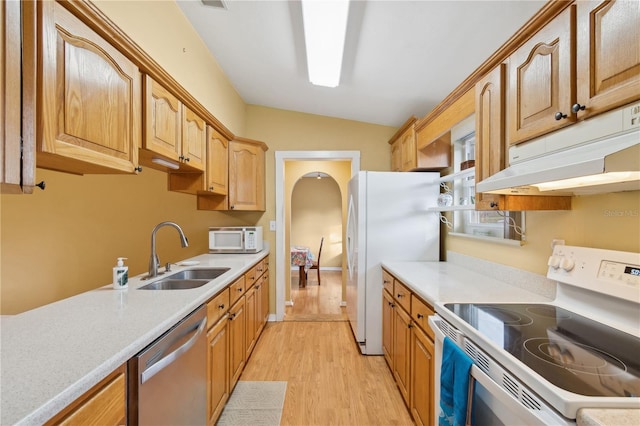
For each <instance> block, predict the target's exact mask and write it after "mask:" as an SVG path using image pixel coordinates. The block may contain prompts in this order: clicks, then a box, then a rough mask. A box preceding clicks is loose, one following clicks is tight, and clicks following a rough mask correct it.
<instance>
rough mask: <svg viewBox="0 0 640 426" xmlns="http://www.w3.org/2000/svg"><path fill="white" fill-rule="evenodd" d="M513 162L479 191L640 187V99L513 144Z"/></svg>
mask: <svg viewBox="0 0 640 426" xmlns="http://www.w3.org/2000/svg"><path fill="white" fill-rule="evenodd" d="M509 163H510V166H509V167H507V168H506V169H504V170H502V171H500V172H498V173H496V174H494V175H493V176H491V177H489V178H487V179H485V180H483V181H481V182H479V183H478V184H477V185H476V190H477V192H485V193H495V194H513V195H584V194H598V193H605V192H620V191H636V190H640V104H634V105H632V106H627V107H624V108H621V109H618V110H615V111H611V112H609V113H606V114H602V115H600V116H597V117H595V118H592V119H590V120H585V121H583V122H580V123H577V124H574V125H572V126H570V127H568V128H566V129H563V130H560V131H557V132H554V133H552V134H550V135H545V136H543V137H541V138H538V139H535V140H532V141H529V142H525V143H522V144H518V145H515V146H513V147H511V148H510V149H509Z"/></svg>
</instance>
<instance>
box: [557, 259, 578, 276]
mask: <svg viewBox="0 0 640 426" xmlns="http://www.w3.org/2000/svg"><path fill="white" fill-rule="evenodd" d="M574 266H576V263H575V262H574V261H573V259H570V258H568V257H563V258H562V260H561V261H560V267H561V268H562V269H564V270H565V271H567V272H569V271H571V270H572V269H573V267H574Z"/></svg>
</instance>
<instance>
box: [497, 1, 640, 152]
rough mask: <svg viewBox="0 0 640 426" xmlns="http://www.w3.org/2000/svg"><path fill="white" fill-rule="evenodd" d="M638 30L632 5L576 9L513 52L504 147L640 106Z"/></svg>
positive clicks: (586, 4) (637, 9) (639, 7)
mask: <svg viewBox="0 0 640 426" xmlns="http://www.w3.org/2000/svg"><path fill="white" fill-rule="evenodd" d="M638 22H640V3H638V2H636V1H603V0H598V1H578V2H575V3H574V4H572V5H571V6H569V7H567V8H566V9H565V10H563V11H562V12H561V13H560V14H559V15H558V16H556V17H555V18H554V19H553V20H552V21H551V22H550V23H548V24H547V25H545V26H544V27H543V28H542V29H541V30H540V31H538V32H537V33H536V34H535V35H534V36H533V37H532V38H531V39H529V40H528V41H527V42H526V43H524V44H523V45H522V46H521V47H520V48H518V49H517V50H516V51H515V52H514V53H513V54H512V55H511V56H510V57H509V83H508V92H509V107H508V114H509V116H508V123H509V128H508V132H509V135H508V139H509V143H510V144H516V143H520V142H523V141H526V140H529V139H531V138H534V137H536V136H540V135H543V134H545V133H548V132H551V131H553V130H556V129H558V128H560V127H564V126H566V125H568V124H571V123H573V122H575V121H576V120H582V119H584V118H588V117H592V116H594V115H597V114H600V113H603V112H606V111H609V110H611V109H613V108H616V107H619V106H622V105H625V104H628V103H631V102H633V101H635V100H638V99H640V54H639V53H638V52H640V26H639V25H638ZM574 46H575V49H574Z"/></svg>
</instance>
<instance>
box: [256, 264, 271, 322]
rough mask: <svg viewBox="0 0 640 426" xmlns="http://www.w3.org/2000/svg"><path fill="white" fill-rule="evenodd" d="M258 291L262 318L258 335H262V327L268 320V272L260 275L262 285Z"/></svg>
mask: <svg viewBox="0 0 640 426" xmlns="http://www.w3.org/2000/svg"><path fill="white" fill-rule="evenodd" d="M260 289H261V291H262V298H261V303H262V318H261V321H260V330H259V332H258V334H260V333H262V330H264V327H265V325H266V324H267V321H268V320H269V270H266V271H265V272H264V274H263V275H262V284H261V285H260Z"/></svg>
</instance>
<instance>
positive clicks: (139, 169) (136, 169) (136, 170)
mask: <svg viewBox="0 0 640 426" xmlns="http://www.w3.org/2000/svg"><path fill="white" fill-rule="evenodd" d="M133 171H135V172H138V173H140V172H141V171H142V166H138V167H136V168H135V169H133Z"/></svg>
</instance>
